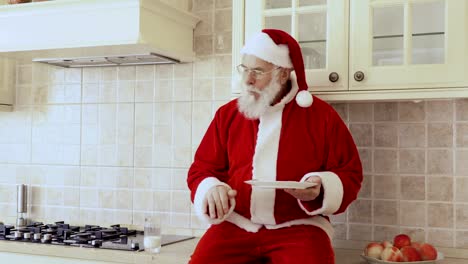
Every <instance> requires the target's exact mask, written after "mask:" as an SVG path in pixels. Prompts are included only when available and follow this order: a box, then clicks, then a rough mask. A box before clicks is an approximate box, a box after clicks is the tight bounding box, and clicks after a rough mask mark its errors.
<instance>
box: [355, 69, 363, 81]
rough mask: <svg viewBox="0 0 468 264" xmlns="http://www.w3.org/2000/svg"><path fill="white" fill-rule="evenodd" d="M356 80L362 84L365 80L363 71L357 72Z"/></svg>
mask: <svg viewBox="0 0 468 264" xmlns="http://www.w3.org/2000/svg"><path fill="white" fill-rule="evenodd" d="M354 80H356V81H358V82H360V81H362V80H364V73H363V72H362V71H357V72H355V73H354Z"/></svg>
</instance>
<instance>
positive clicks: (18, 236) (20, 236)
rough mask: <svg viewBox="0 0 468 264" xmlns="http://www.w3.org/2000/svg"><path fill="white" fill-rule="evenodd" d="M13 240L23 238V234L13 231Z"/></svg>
mask: <svg viewBox="0 0 468 264" xmlns="http://www.w3.org/2000/svg"><path fill="white" fill-rule="evenodd" d="M14 234H15V239H21V238H23V233H21V232H20V231H15V233H14Z"/></svg>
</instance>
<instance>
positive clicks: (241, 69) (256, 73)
mask: <svg viewBox="0 0 468 264" xmlns="http://www.w3.org/2000/svg"><path fill="white" fill-rule="evenodd" d="M280 68H281V67H275V68H273V69H272V70H270V71H262V70H257V69H251V68H249V67H247V66H245V65H242V64H239V65H237V67H236V69H237V72H238V73H240V74H241V75H252V77H253V78H254V79H255V80H261V79H263V78H264V77H265V76H266V74H267V73H270V72H273V71H275V70H277V69H280Z"/></svg>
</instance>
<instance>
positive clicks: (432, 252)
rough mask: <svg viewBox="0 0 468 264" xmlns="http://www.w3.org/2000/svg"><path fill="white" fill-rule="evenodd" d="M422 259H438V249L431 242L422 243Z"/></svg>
mask: <svg viewBox="0 0 468 264" xmlns="http://www.w3.org/2000/svg"><path fill="white" fill-rule="evenodd" d="M419 254H421V258H422V260H435V259H437V250H436V249H435V248H434V246H433V245H431V244H429V243H422V244H421V247H420V248H419Z"/></svg>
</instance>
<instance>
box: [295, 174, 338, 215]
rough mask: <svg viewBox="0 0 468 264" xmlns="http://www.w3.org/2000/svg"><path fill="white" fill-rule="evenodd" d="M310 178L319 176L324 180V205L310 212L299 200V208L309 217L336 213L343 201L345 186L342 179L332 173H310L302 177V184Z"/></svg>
mask: <svg viewBox="0 0 468 264" xmlns="http://www.w3.org/2000/svg"><path fill="white" fill-rule="evenodd" d="M310 176H319V177H320V179H322V187H323V203H322V207H321V208H319V209H317V210H314V211H308V210H307V209H306V208H305V207H304V205H303V204H302V201H301V200H299V199H298V200H297V202H298V203H299V206H300V207H301V208H302V210H304V212H306V213H307V214H308V215H318V214H323V215H331V214H333V213H335V212H336V211H337V210H338V209H339V208H340V205H341V202H342V201H343V184H342V183H341V180H340V177H338V175H336V174H335V173H333V172H331V171H321V172H310V173H307V174H306V175H304V177H302V179H301V182H303V181H305V180H307V178H309V177H310Z"/></svg>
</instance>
